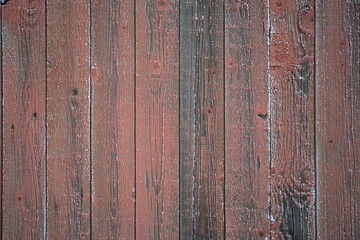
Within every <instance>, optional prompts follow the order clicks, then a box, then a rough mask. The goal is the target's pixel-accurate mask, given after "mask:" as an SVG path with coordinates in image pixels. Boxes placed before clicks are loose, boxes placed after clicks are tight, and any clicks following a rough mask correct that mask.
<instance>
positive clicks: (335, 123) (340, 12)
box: [316, 0, 360, 239]
mask: <svg viewBox="0 0 360 240" xmlns="http://www.w3.org/2000/svg"><path fill="white" fill-rule="evenodd" d="M316 9H317V10H316V12H317V14H316V18H317V24H316V25H317V27H316V39H317V41H316V58H317V61H316V80H317V87H316V96H317V101H316V116H317V117H316V122H317V136H316V139H317V145H316V149H317V209H318V214H317V216H318V217H317V229H318V233H317V235H318V239H360V198H359V196H360V176H359V173H360V82H359V79H360V74H359V72H360V65H359V43H360V41H359V32H360V1H358V0H348V1H346V0H328V1H317V5H316Z"/></svg>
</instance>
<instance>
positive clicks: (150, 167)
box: [136, 0, 179, 239]
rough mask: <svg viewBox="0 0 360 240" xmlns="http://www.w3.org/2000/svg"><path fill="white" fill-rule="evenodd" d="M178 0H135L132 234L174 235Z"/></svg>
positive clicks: (176, 230) (146, 236)
mask: <svg viewBox="0 0 360 240" xmlns="http://www.w3.org/2000/svg"><path fill="white" fill-rule="evenodd" d="M178 36H179V1H176V0H152V1H145V0H137V1H136V238H137V239H178V237H179V39H178Z"/></svg>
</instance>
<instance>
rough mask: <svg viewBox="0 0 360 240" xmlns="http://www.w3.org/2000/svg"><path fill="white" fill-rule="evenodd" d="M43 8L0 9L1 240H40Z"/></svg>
mask: <svg viewBox="0 0 360 240" xmlns="http://www.w3.org/2000/svg"><path fill="white" fill-rule="evenodd" d="M44 13H45V5H44V2H43V1H37V0H35V1H25V0H19V1H10V2H9V3H7V4H6V5H5V6H4V7H3V8H2V24H3V32H2V43H3V77H4V82H3V84H4V89H3V91H4V96H3V97H4V99H3V109H4V112H5V113H6V114H4V122H3V131H4V132H3V135H4V139H3V157H4V159H3V173H4V175H3V192H4V195H3V219H2V221H3V225H2V227H3V232H2V237H3V238H4V239H29V238H31V239H44V214H45V210H44V209H45V96H46V89H45V41H44V39H45V14H44Z"/></svg>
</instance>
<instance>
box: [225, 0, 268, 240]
mask: <svg viewBox="0 0 360 240" xmlns="http://www.w3.org/2000/svg"><path fill="white" fill-rule="evenodd" d="M268 7H269V6H268V5H267V2H266V1H232V0H227V1H226V2H225V99H226V100H225V122H226V132H225V136H226V138H225V146H226V152H225V156H226V159H225V163H226V169H225V170H226V171H225V176H226V184H225V194H226V202H225V207H226V220H225V222H226V238H227V239H269V238H270V228H269V226H270V222H269V218H268V211H269V200H268V199H269V173H270V172H269V140H268V134H269V130H268V126H269V110H270V109H269V97H268V94H269V93H268V88H269V71H268V59H269V56H268V31H269V29H268Z"/></svg>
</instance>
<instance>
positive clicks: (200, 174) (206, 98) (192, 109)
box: [180, 0, 224, 239]
mask: <svg viewBox="0 0 360 240" xmlns="http://www.w3.org/2000/svg"><path fill="white" fill-rule="evenodd" d="M223 6H224V3H223V1H220V0H213V1H201V0H200V1H194V0H184V1H180V26H181V30H180V189H181V190H180V234H181V235H180V238H181V239H191V238H195V239H223V238H224V96H223V95H224V74H223V72H224V71H223V67H224V64H223V58H224V53H223V51H224V46H223V43H224V42H223V40H224V38H223V36H224V29H223V23H224V21H223V17H224V16H223V12H224V9H223Z"/></svg>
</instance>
